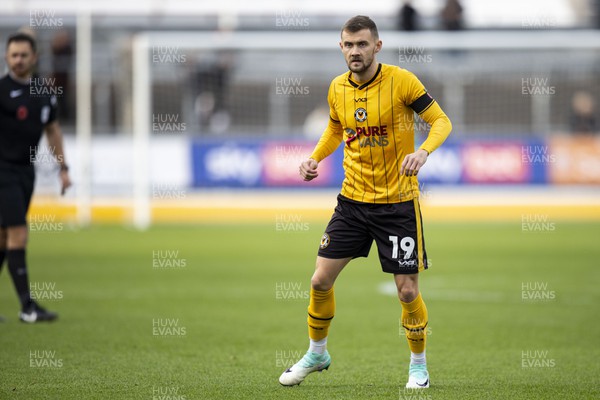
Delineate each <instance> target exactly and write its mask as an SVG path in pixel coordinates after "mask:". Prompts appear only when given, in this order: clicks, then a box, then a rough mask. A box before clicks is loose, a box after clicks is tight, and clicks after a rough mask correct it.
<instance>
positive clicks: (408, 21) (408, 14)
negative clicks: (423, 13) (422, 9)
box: [398, 0, 419, 31]
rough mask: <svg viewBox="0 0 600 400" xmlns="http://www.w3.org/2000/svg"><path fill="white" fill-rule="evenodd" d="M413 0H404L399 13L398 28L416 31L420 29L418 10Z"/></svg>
mask: <svg viewBox="0 0 600 400" xmlns="http://www.w3.org/2000/svg"><path fill="white" fill-rule="evenodd" d="M410 3H411V0H404V2H403V4H402V7H401V8H400V12H399V13H398V30H400V31H416V30H418V29H419V25H418V21H417V20H418V18H419V14H418V13H417V10H415V8H414V7H413V6H412V4H410Z"/></svg>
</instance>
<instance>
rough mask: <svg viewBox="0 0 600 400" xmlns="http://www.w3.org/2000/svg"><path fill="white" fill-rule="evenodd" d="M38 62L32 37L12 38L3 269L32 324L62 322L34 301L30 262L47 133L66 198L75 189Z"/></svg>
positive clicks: (0, 243) (0, 101) (1, 160)
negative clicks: (38, 167)
mask: <svg viewBox="0 0 600 400" xmlns="http://www.w3.org/2000/svg"><path fill="white" fill-rule="evenodd" d="M36 62H37V54H36V43H35V40H34V39H33V38H32V37H31V36H29V35H27V34H24V33H16V34H13V35H11V36H10V37H9V38H8V40H7V43H6V64H7V66H8V70H9V71H8V74H7V75H6V76H4V77H2V78H1V79H0V270H1V268H2V264H3V263H4V259H5V258H6V260H7V261H8V270H9V271H10V275H11V277H12V280H13V283H14V285H15V289H16V290H17V294H18V296H19V300H20V302H21V312H20V313H19V319H20V320H21V321H23V322H29V323H34V322H40V321H52V320H54V319H56V318H57V317H58V315H57V314H56V313H53V312H50V311H47V310H44V309H43V308H42V307H40V306H39V305H38V304H37V303H36V302H35V301H34V300H32V299H31V295H30V291H29V278H28V275H27V264H26V257H25V247H26V245H27V233H28V230H27V220H26V216H27V209H28V208H29V202H30V200H31V195H32V193H33V184H34V180H35V170H34V166H33V164H32V161H33V160H34V159H35V154H36V151H37V146H38V143H39V141H40V138H41V136H42V132H43V131H45V132H46V136H47V138H48V144H49V146H50V149H51V150H52V151H53V153H54V156H55V158H56V160H57V162H58V164H59V166H60V173H59V175H60V181H61V185H62V189H61V191H62V194H64V192H65V190H66V189H67V188H68V187H69V186H71V181H70V179H69V172H68V167H67V164H66V163H65V157H64V153H63V139H62V133H61V130H60V126H59V124H58V121H57V120H56V112H57V110H56V97H55V96H53V95H50V94H49V91H48V88H43V87H40V85H38V84H36V82H38V80H36V79H35V78H34V77H33V70H34V68H35V65H36ZM32 78H34V79H32Z"/></svg>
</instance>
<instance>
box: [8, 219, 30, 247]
mask: <svg viewBox="0 0 600 400" xmlns="http://www.w3.org/2000/svg"><path fill="white" fill-rule="evenodd" d="M26 245H27V226H26V225H20V226H11V227H9V228H8V229H7V240H6V247H7V248H8V249H24V248H25V246H26Z"/></svg>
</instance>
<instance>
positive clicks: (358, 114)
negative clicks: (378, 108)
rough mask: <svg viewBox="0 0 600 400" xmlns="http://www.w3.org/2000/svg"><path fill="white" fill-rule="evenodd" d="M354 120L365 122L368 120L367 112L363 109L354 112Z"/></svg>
mask: <svg viewBox="0 0 600 400" xmlns="http://www.w3.org/2000/svg"><path fill="white" fill-rule="evenodd" d="M354 119H355V120H357V121H358V122H363V121H365V120H366V119H367V110H365V109H364V108H362V107H360V108H357V109H356V111H354Z"/></svg>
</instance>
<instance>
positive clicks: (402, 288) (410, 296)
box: [396, 279, 419, 303]
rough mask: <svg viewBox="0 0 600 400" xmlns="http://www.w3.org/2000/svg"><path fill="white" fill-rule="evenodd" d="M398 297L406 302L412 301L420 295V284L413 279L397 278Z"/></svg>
mask: <svg viewBox="0 0 600 400" xmlns="http://www.w3.org/2000/svg"><path fill="white" fill-rule="evenodd" d="M396 288H397V289H398V297H399V298H400V300H401V301H403V302H405V303H410V302H411V301H413V300H414V299H416V298H417V296H418V295H419V286H418V285H417V282H416V281H415V280H412V279H396Z"/></svg>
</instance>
